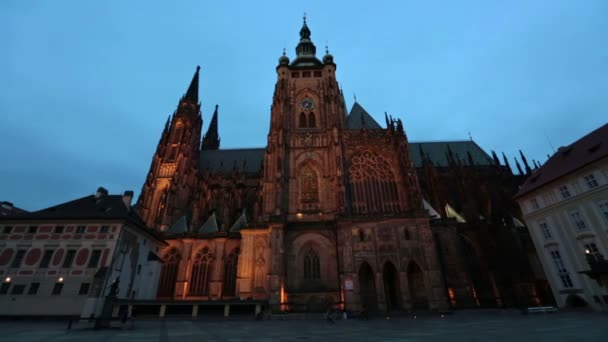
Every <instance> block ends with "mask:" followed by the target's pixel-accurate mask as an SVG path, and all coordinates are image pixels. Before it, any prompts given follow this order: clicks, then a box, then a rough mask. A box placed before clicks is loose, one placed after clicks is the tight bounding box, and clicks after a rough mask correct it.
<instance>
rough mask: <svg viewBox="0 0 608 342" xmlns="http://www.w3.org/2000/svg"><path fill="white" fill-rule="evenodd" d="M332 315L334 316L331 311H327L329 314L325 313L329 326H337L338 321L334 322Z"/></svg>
mask: <svg viewBox="0 0 608 342" xmlns="http://www.w3.org/2000/svg"><path fill="white" fill-rule="evenodd" d="M331 314H332V311H331V309H327V312H325V320H326V321H327V323H329V324H336V321H334V319H333V317H331Z"/></svg>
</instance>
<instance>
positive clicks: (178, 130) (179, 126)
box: [171, 123, 184, 144]
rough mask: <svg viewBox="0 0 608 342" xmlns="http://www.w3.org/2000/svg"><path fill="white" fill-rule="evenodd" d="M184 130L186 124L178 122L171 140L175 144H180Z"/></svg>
mask: <svg viewBox="0 0 608 342" xmlns="http://www.w3.org/2000/svg"><path fill="white" fill-rule="evenodd" d="M183 130H184V126H183V125H182V124H181V123H178V124H177V125H176V127H175V131H173V137H172V139H171V142H172V143H174V144H178V143H179V142H180V141H181V140H182V132H183Z"/></svg>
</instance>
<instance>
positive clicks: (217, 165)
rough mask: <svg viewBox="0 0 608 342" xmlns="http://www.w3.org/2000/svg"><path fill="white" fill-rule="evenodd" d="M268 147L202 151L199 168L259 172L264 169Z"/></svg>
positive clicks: (204, 169) (227, 171) (229, 171)
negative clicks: (263, 164)
mask: <svg viewBox="0 0 608 342" xmlns="http://www.w3.org/2000/svg"><path fill="white" fill-rule="evenodd" d="M265 152H266V148H263V147H262V148H238V149H225V150H204V151H201V157H200V160H199V170H200V171H202V172H216V173H231V172H233V171H235V172H245V173H257V172H260V171H261V170H262V163H263V161H264V153H265Z"/></svg>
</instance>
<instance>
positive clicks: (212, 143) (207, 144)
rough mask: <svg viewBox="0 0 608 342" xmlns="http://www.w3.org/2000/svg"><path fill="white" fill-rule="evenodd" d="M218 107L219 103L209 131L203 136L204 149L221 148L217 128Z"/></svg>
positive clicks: (202, 147) (202, 146)
mask: <svg viewBox="0 0 608 342" xmlns="http://www.w3.org/2000/svg"><path fill="white" fill-rule="evenodd" d="M217 108H218V105H215V111H214V112H213V116H212V117H211V123H209V128H207V133H205V136H203V144H202V145H201V149H202V150H217V149H219V148H220V135H219V132H218V129H217Z"/></svg>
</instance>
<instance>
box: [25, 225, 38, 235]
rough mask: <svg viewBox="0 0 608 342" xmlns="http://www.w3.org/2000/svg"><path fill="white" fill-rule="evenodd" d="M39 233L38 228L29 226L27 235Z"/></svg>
mask: <svg viewBox="0 0 608 342" xmlns="http://www.w3.org/2000/svg"><path fill="white" fill-rule="evenodd" d="M37 231H38V226H29V227H27V233H28V234H36V232H37Z"/></svg>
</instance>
